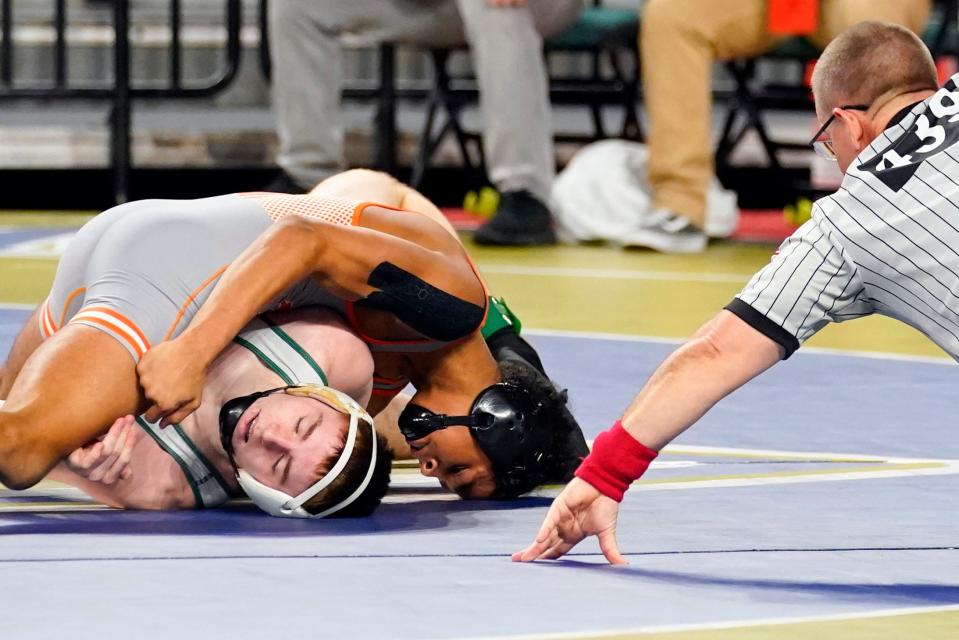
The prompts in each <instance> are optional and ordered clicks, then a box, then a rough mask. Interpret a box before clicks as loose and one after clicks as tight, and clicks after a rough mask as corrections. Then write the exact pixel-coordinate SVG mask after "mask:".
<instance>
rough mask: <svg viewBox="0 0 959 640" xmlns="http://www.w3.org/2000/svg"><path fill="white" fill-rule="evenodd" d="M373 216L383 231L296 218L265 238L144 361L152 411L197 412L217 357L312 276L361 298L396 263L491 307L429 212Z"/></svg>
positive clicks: (373, 210)
mask: <svg viewBox="0 0 959 640" xmlns="http://www.w3.org/2000/svg"><path fill="white" fill-rule="evenodd" d="M368 221H372V224H376V225H377V226H378V227H379V229H368V228H363V227H341V226H338V225H334V224H330V223H326V222H322V221H318V220H311V219H305V218H300V217H296V216H291V217H288V218H284V219H283V220H281V221H279V222H277V223H276V224H275V225H273V227H271V228H270V229H269V230H268V231H266V232H265V233H264V234H263V235H262V236H260V237H259V238H258V239H257V240H256V241H255V242H254V243H253V244H252V245H251V246H250V247H249V248H248V249H247V250H246V251H244V252H243V253H242V254H241V255H240V256H239V257H238V258H237V259H236V260H235V261H234V262H233V263H232V264H231V265H230V267H229V268H228V269H227V270H226V271H225V272H224V274H223V276H222V277H221V278H220V281H219V282H218V283H217V286H216V288H215V289H214V291H213V293H212V294H211V295H210V298H209V299H208V300H207V302H206V303H205V304H204V305H203V307H202V308H201V309H200V310H199V312H198V313H197V315H196V316H195V317H194V319H193V321H192V322H191V323H190V325H189V327H188V328H187V329H186V330H185V331H184V333H183V334H182V335H181V336H180V337H178V338H177V339H175V340H173V341H170V342H167V343H163V344H160V345H158V346H157V347H154V349H152V350H151V351H149V352H148V353H147V354H146V356H145V357H144V358H143V360H141V362H140V365H139V366H138V373H139V374H140V382H141V385H142V387H143V389H144V392H145V393H146V395H147V396H148V398H149V399H150V400H152V401H153V402H154V403H155V405H156V406H157V407H158V409H154V410H151V411H149V412H148V413H147V415H148V417H149V418H151V419H154V418H158V417H160V416H161V415H166V416H167V417H166V418H165V419H164V422H163V423H164V424H169V423H170V422H174V421H177V420H182V419H183V418H184V417H185V416H186V415H189V413H190V412H192V411H193V410H194V409H195V408H196V406H198V404H199V397H198V394H199V390H200V388H201V387H202V380H203V377H204V375H205V371H206V368H207V367H208V366H209V364H210V363H211V362H212V361H213V359H214V358H215V357H216V355H217V354H218V353H219V352H220V351H221V350H222V349H223V348H224V347H225V346H226V345H227V344H228V343H229V341H230V340H231V339H232V337H233V336H234V335H235V334H236V333H237V332H238V331H239V330H240V328H241V327H242V326H243V325H244V324H245V323H246V322H247V321H248V320H249V319H250V318H252V317H253V315H255V313H256V312H257V311H258V310H259V309H261V308H262V307H263V306H265V305H266V304H267V303H268V302H269V301H271V300H273V299H275V298H276V296H278V295H279V294H280V293H281V292H283V291H285V290H287V289H288V288H289V287H290V286H292V285H293V284H294V283H296V282H298V281H300V280H302V279H303V278H305V277H307V276H310V275H312V276H313V277H314V278H315V279H316V280H318V281H319V282H320V283H321V284H322V285H323V286H324V287H325V288H327V289H328V290H330V291H332V292H334V293H335V294H337V295H339V296H341V297H343V298H344V299H347V300H358V299H361V298H365V297H367V296H369V295H370V294H371V293H373V292H374V291H377V288H376V287H374V286H373V285H371V284H370V283H369V281H370V277H371V273H372V272H373V271H374V269H376V268H377V267H378V266H379V265H383V264H386V263H389V264H390V265H393V266H394V267H395V268H396V269H397V270H399V271H401V272H404V273H407V274H410V275H412V276H415V277H416V278H419V279H420V280H423V281H425V282H427V283H429V284H430V285H431V286H432V287H435V288H436V289H439V290H440V291H442V292H445V293H447V294H449V295H451V296H454V297H456V298H459V299H461V300H465V301H466V302H468V303H471V304H473V305H477V306H483V305H485V290H484V288H483V284H482V282H481V281H480V280H479V278H478V277H477V276H476V274H475V273H474V272H473V270H472V267H471V266H470V264H469V261H468V260H467V259H466V255H465V253H464V251H463V249H462V247H461V245H460V244H459V242H458V241H457V240H456V239H455V238H453V237H451V236H450V235H449V233H448V232H447V231H446V230H445V229H443V228H442V227H440V226H439V225H437V224H436V223H434V222H432V221H431V220H428V219H427V218H425V217H423V216H397V215H396V214H395V212H392V211H388V210H384V209H379V208H378V207H375V206H371V207H367V209H366V211H365V213H364V224H368V223H370V222H368ZM400 234H404V235H408V236H409V237H413V238H416V241H415V242H414V241H412V240H407V239H405V238H404V237H400ZM394 273H395V272H394Z"/></svg>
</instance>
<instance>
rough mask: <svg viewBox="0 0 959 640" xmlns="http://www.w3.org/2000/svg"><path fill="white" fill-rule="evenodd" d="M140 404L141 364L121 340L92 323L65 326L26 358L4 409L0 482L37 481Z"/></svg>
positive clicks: (22, 483)
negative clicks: (137, 371) (139, 367)
mask: <svg viewBox="0 0 959 640" xmlns="http://www.w3.org/2000/svg"><path fill="white" fill-rule="evenodd" d="M141 403H142V400H141V397H140V390H139V386H138V385H137V377H136V363H135V362H134V360H133V358H131V357H130V353H129V351H127V349H126V348H124V346H123V345H121V344H120V342H118V341H117V340H116V339H114V338H113V337H111V336H110V335H109V334H107V333H104V332H102V331H99V330H97V329H94V328H92V327H88V326H83V325H75V324H73V325H68V326H66V327H64V328H63V329H61V330H60V331H58V332H57V333H56V334H54V335H53V336H51V337H50V338H49V339H47V340H46V341H44V342H43V344H41V345H40V346H39V347H38V348H37V349H36V351H35V352H34V353H33V355H31V356H30V357H29V358H28V359H27V360H26V363H25V364H24V366H23V369H22V370H21V371H20V375H19V376H18V377H17V379H16V380H15V381H14V383H13V386H12V388H11V389H10V393H9V395H8V397H7V399H6V403H5V404H4V405H3V407H2V408H0V482H2V483H3V484H5V485H7V486H8V487H11V488H14V489H23V488H26V487H29V486H32V485H33V484H35V483H37V482H38V481H39V480H40V479H42V478H43V476H45V475H46V474H47V473H48V472H49V471H50V469H52V468H53V467H54V466H55V465H56V464H57V462H59V461H60V460H61V459H62V458H63V457H65V456H66V455H68V454H69V453H70V452H71V451H73V450H74V449H76V448H77V447H80V446H82V445H84V444H85V443H87V442H89V441H90V440H92V439H94V438H96V437H97V436H99V435H101V434H103V433H105V432H106V431H107V429H109V427H110V425H111V424H112V423H113V421H114V420H115V419H116V418H117V416H122V415H127V414H134V413H137V412H138V411H139V409H140V408H141Z"/></svg>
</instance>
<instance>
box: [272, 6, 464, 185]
mask: <svg viewBox="0 0 959 640" xmlns="http://www.w3.org/2000/svg"><path fill="white" fill-rule="evenodd" d="M269 9H270V10H269V34H270V56H271V59H272V64H273V74H272V75H273V78H272V82H273V86H272V100H273V111H274V116H275V118H276V129H277V136H278V138H279V150H278V153H277V164H279V165H280V168H281V169H282V173H281V174H280V175H279V176H278V178H277V179H276V180H274V182H273V183H271V184H270V185H269V186H268V187H267V190H269V191H284V192H289V193H303V192H306V191H309V190H310V189H311V188H312V187H313V186H314V185H316V184H317V183H319V182H321V181H322V180H324V179H325V178H328V177H330V176H331V175H334V174H336V173H339V172H340V171H342V170H343V169H344V167H345V158H344V153H343V139H344V125H343V117H342V113H341V101H340V94H341V91H342V88H343V48H342V43H341V37H342V36H343V35H344V34H350V35H351V36H354V37H355V38H356V39H357V40H358V41H362V42H363V43H364V44H366V43H369V44H375V43H378V42H381V41H391V40H395V39H399V38H401V37H402V36H404V35H406V34H414V37H415V34H419V33H423V32H425V31H426V30H427V29H431V30H432V31H434V32H435V31H436V30H437V29H442V28H443V25H444V24H449V22H450V18H451V17H452V18H454V19H455V12H456V9H455V6H454V5H453V2H452V0H421V1H419V2H415V3H410V2H400V1H397V0H389V1H384V0H351V1H350V2H340V1H338V0H310V1H309V2H306V1H304V0H271V2H270V8H269ZM454 30H455V31H456V32H457V33H458V34H459V35H458V36H456V37H457V41H459V42H461V41H462V38H463V36H462V30H460V29H459V28H458V27H457V28H455V29H454Z"/></svg>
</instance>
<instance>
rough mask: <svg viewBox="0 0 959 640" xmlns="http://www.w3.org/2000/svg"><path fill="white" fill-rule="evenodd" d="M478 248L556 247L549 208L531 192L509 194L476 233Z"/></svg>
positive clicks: (505, 195) (504, 196) (505, 194)
mask: <svg viewBox="0 0 959 640" xmlns="http://www.w3.org/2000/svg"><path fill="white" fill-rule="evenodd" d="M473 241H474V242H476V244H484V245H497V246H513V247H526V246H532V245H546V244H556V233H555V232H554V231H553V219H552V216H551V215H550V213H549V209H547V208H546V205H545V204H543V203H542V202H540V201H539V200H538V199H537V198H536V196H534V195H533V194H531V193H530V192H529V191H507V192H505V193H504V194H503V195H502V196H501V197H500V201H499V207H497V208H496V214H495V215H494V216H493V218H492V219H491V220H490V221H489V222H487V223H486V224H484V225H483V226H482V227H480V228H479V229H477V230H476V233H475V234H474V235H473Z"/></svg>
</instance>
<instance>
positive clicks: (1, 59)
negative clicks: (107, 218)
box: [0, 0, 242, 204]
mask: <svg viewBox="0 0 959 640" xmlns="http://www.w3.org/2000/svg"><path fill="white" fill-rule="evenodd" d="M52 1H53V3H54V11H53V20H52V27H53V31H54V35H53V56H52V64H53V70H52V71H53V73H52V78H53V80H52V82H49V83H45V84H32V85H30V84H25V83H22V82H18V81H17V80H16V79H15V78H14V75H15V74H14V69H15V65H14V59H15V56H16V54H17V47H16V37H15V33H14V31H15V27H14V19H15V11H14V5H15V2H14V0H0V38H2V41H0V99H41V100H43V99H86V100H104V101H108V102H109V104H110V106H111V112H110V120H109V127H110V168H111V170H112V172H113V195H114V200H115V201H116V202H117V203H118V204H119V203H122V202H126V201H127V199H128V193H129V183H130V172H131V168H132V159H131V127H132V117H131V110H132V101H133V100H134V99H138V98H203V97H209V96H212V95H214V94H216V93H219V92H220V91H222V90H224V89H225V88H226V87H228V86H229V85H230V84H231V83H232V82H233V80H234V78H235V77H236V75H237V72H238V71H239V66H240V55H241V47H240V29H241V23H242V14H241V11H242V7H241V0H224V2H225V10H224V17H223V21H224V25H223V26H224V27H225V29H226V39H225V41H224V44H223V50H224V56H223V62H222V64H221V65H220V67H219V68H218V69H217V70H216V71H215V72H214V74H213V75H212V76H210V77H209V78H206V79H204V80H202V81H200V82H196V83H194V82H190V83H185V82H184V80H183V68H182V59H183V48H184V43H183V38H182V32H183V27H184V16H183V7H182V2H181V0H170V1H169V12H168V14H167V21H166V24H167V26H168V27H169V42H168V47H167V49H168V55H169V72H168V77H167V78H165V79H164V80H163V81H160V82H158V81H152V82H149V83H147V82H142V83H141V82H137V83H134V82H133V80H132V79H131V73H130V53H131V41H132V39H131V34H130V31H131V28H132V27H134V26H135V25H133V24H131V20H130V2H129V0H111V2H109V6H110V8H111V10H112V14H113V15H112V17H113V20H112V38H113V43H112V45H113V46H112V49H113V77H112V78H108V79H104V80H100V81H88V82H84V83H80V82H76V81H70V80H69V79H68V68H69V63H70V60H69V50H70V49H69V47H68V46H67V45H68V43H67V38H68V30H69V28H70V25H69V21H68V14H67V6H66V0H52Z"/></svg>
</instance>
